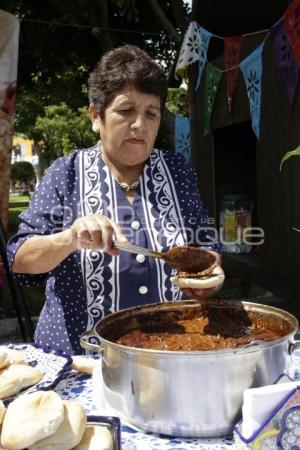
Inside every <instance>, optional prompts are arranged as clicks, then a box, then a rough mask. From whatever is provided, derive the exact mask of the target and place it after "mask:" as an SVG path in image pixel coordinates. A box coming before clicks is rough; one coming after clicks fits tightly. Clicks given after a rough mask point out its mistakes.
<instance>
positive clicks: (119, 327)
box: [81, 299, 300, 437]
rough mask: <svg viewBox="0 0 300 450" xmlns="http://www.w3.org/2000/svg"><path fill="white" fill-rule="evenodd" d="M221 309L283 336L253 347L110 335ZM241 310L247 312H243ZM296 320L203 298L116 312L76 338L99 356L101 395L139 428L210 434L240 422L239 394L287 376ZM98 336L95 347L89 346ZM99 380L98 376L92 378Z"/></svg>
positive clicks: (250, 305) (225, 431)
mask: <svg viewBox="0 0 300 450" xmlns="http://www.w3.org/2000/svg"><path fill="white" fill-rule="evenodd" d="M207 308H209V310H210V311H213V310H214V309H218V310H219V309H220V308H223V311H227V313H228V314H230V316H231V315H232V314H236V315H237V316H238V315H240V314H247V315H251V314H253V313H254V314H256V315H257V316H258V317H261V318H267V320H268V321H270V323H272V324H273V326H275V327H278V328H276V329H278V330H282V331H283V333H284V336H283V337H280V338H278V339H276V340H274V341H271V342H262V343H257V344H256V345H252V346H248V347H244V348H236V349H224V350H213V351H192V352H185V351H158V350H151V349H139V348H132V347H126V346H123V345H120V344H117V343H115V342H113V341H114V339H115V338H116V336H120V335H121V334H125V333H127V332H128V331H130V330H132V329H136V328H139V327H144V326H145V325H147V326H151V324H158V323H160V324H163V323H170V322H172V321H174V320H175V319H178V318H179V317H180V316H181V315H182V314H184V315H186V314H187V312H188V314H190V313H193V314H194V313H195V314H200V313H201V312H202V313H203V311H204V310H206V309H207ZM245 311H246V312H245ZM297 328H298V322H297V319H296V318H295V317H294V316H292V315H291V314H289V313H287V312H286V311H283V310H281V309H278V308H273V307H270V306H265V305H258V304H255V303H247V302H236V301H224V300H212V299H209V300H203V301H201V302H199V301H195V300H189V301H185V302H168V303H157V304H151V305H146V306H139V307H135V308H130V309H127V310H123V311H119V312H117V313H114V314H111V315H110V316H107V317H105V318H104V319H102V320H100V321H99V322H98V323H97V324H96V325H95V327H94V329H93V330H91V331H89V332H86V333H84V334H83V335H82V336H81V345H82V346H83V347H84V348H87V349H89V350H94V351H95V350H96V351H97V352H101V353H102V356H103V357H102V375H103V391H104V396H105V400H106V401H107V403H108V404H109V405H110V406H111V407H112V408H113V409H114V410H117V411H118V412H119V413H120V415H121V416H122V417H123V418H125V419H126V420H127V421H129V422H130V423H132V424H134V425H136V426H138V427H140V428H141V429H143V430H145V431H152V432H158V433H163V434H167V435H174V436H186V437H187V436H197V437H217V436H224V435H226V434H228V433H230V432H232V430H233V427H234V424H235V423H236V422H237V421H238V420H239V418H240V415H241V407H242V403H243V392H244V390H245V389H247V388H250V387H259V386H263V385H267V384H272V383H274V382H275V381H276V379H277V378H278V377H279V376H280V375H281V374H282V373H287V374H289V375H290V376H293V361H292V360H293V358H292V353H293V350H294V348H295V347H300V341H298V342H295V341H294V336H295V333H296V331H297ZM95 337H97V338H98V339H99V340H100V342H101V345H95V344H91V343H89V342H91V341H93V340H94V338H95ZM99 382H100V380H99Z"/></svg>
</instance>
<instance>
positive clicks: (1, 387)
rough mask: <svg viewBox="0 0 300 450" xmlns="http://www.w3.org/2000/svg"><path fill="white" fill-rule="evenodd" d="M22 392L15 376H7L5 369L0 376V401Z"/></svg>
mask: <svg viewBox="0 0 300 450" xmlns="http://www.w3.org/2000/svg"><path fill="white" fill-rule="evenodd" d="M21 390H22V384H21V382H20V380H19V378H18V377H17V376H15V377H14V376H13V375H12V374H8V373H7V372H6V369H4V370H3V371H2V373H1V374H0V399H3V398H7V397H10V396H12V395H16V394H18V393H19V392H20V391H21Z"/></svg>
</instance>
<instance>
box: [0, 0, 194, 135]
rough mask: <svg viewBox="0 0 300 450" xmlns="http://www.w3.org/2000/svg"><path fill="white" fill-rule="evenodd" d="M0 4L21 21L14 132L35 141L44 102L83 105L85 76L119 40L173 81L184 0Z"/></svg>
mask: <svg viewBox="0 0 300 450" xmlns="http://www.w3.org/2000/svg"><path fill="white" fill-rule="evenodd" d="M1 8H2V9H4V10H6V11H8V12H11V13H12V14H15V15H16V16H17V17H18V18H19V19H20V24H21V29H20V48H19V63H18V67H19V71H18V91H17V109H16V131H18V132H22V133H26V134H28V135H29V136H30V137H32V138H33V139H34V140H38V137H36V136H34V135H33V132H34V130H33V127H34V125H35V122H36V117H37V116H38V115H41V114H42V109H43V106H46V105H57V104H60V103H61V102H65V103H66V104H68V106H69V107H70V108H71V109H73V110H74V111H77V108H79V107H82V106H84V105H86V104H87V101H88V99H87V93H86V82H87V74H88V73H89V71H90V70H91V69H92V68H93V67H94V65H95V64H96V62H97V60H98V59H99V57H100V56H101V54H103V53H104V52H105V51H106V50H108V49H110V48H113V47H116V46H118V45H120V44H122V43H130V44H136V45H138V46H139V47H141V48H144V49H145V50H147V51H148V52H149V53H150V54H151V55H152V56H153V57H155V58H156V59H157V60H158V61H162V63H163V66H164V67H165V69H166V72H167V74H168V76H169V77H170V83H171V84H172V83H173V84H174V83H175V85H178V81H175V80H174V77H173V76H172V73H173V70H174V66H175V62H176V59H177V58H176V56H177V53H178V51H179V49H180V45H181V40H182V37H183V34H184V32H185V30H186V28H187V25H188V23H189V19H190V18H189V9H188V7H187V6H186V5H185V4H184V2H183V0H167V1H166V0H145V1H137V0H89V1H88V2H86V1H85V0H64V1H63V2H62V1H60V0H43V1H42V2H40V1H38V0H32V1H30V2H28V1H27V0H1ZM122 30H124V31H122ZM176 83H177V84H176Z"/></svg>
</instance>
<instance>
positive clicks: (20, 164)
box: [11, 161, 35, 184]
mask: <svg viewBox="0 0 300 450" xmlns="http://www.w3.org/2000/svg"><path fill="white" fill-rule="evenodd" d="M34 177H35V173H34V169H33V165H32V164H31V163H30V162H28V161H16V162H15V163H14V164H13V165H12V166H11V180H12V182H13V183H16V182H17V181H20V182H21V183H26V184H29V183H30V182H31V181H32V180H33V179H34Z"/></svg>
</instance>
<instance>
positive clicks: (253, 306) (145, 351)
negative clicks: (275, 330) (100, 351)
mask: <svg viewBox="0 0 300 450" xmlns="http://www.w3.org/2000/svg"><path fill="white" fill-rule="evenodd" d="M209 303H210V304H211V305H212V306H224V305H225V306H228V307H237V305H243V306H245V308H246V310H247V311H251V310H257V309H260V310H261V311H263V310H264V309H266V311H265V312H267V313H272V312H273V313H275V314H277V315H281V316H284V318H285V319H286V320H289V321H290V322H292V323H291V327H292V331H291V332H290V333H288V334H286V335H285V336H280V337H279V338H277V339H274V340H272V341H265V342H259V343H253V344H250V345H249V346H244V347H237V348H225V349H218V350H190V351H184V350H156V349H150V348H138V347H129V346H127V345H122V344H118V343H116V342H113V341H110V340H109V339H106V338H104V337H102V336H101V335H100V334H99V333H98V331H97V328H98V327H99V326H101V324H103V323H105V321H108V320H112V319H111V318H112V317H113V318H118V317H122V316H123V315H126V313H130V312H132V313H133V314H134V312H141V311H142V312H143V310H146V311H147V310H152V309H155V308H158V309H162V310H164V309H166V310H168V309H169V308H170V309H171V308H172V306H174V307H175V308H176V307H178V308H180V306H182V307H184V306H193V305H197V304H209ZM160 305H162V306H161V308H159V306H160ZM146 311H145V312H146ZM116 320H117V319H116ZM297 330H298V320H297V318H296V317H295V316H293V315H292V314H291V313H289V312H287V311H285V310H283V309H280V308H276V307H275V306H269V305H263V304H260V303H254V302H247V301H240V300H223V299H220V300H219V299H203V300H200V301H199V300H185V301H182V302H174V301H173V302H172V301H170V302H164V303H161V302H159V303H150V304H147V305H139V306H134V307H131V308H127V309H123V310H120V311H118V312H116V313H112V314H110V315H109V316H106V317H104V318H102V319H100V320H98V322H96V324H95V325H94V327H93V331H94V333H95V335H96V336H97V338H98V339H99V340H100V342H101V345H102V346H103V344H106V345H109V346H111V347H113V348H115V349H118V350H122V351H124V352H125V353H138V354H139V355H144V356H156V355H164V356H165V357H176V358H178V357H179V356H184V358H186V357H190V358H193V357H195V356H201V357H211V356H212V355H213V356H215V357H223V356H232V355H235V354H237V353H238V354H241V353H242V354H244V353H254V352H258V351H260V350H262V349H265V348H267V347H274V346H277V345H280V344H282V343H283V342H285V341H286V342H287V343H290V342H292V340H293V337H294V336H295V334H296V332H297Z"/></svg>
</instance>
